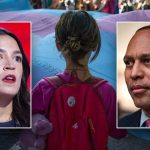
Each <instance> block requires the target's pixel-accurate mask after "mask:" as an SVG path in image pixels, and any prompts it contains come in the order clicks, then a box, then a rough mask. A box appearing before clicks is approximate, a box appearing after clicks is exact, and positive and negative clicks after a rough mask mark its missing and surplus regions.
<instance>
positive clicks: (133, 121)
mask: <svg viewBox="0 0 150 150" xmlns="http://www.w3.org/2000/svg"><path fill="white" fill-rule="evenodd" d="M140 119H141V110H138V111H136V112H134V113H132V114H130V115H128V116H125V117H123V118H121V119H120V120H119V124H118V127H140Z"/></svg>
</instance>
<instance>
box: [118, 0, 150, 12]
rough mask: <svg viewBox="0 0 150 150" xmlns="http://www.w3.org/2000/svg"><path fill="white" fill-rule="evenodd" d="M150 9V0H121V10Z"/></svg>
mask: <svg viewBox="0 0 150 150" xmlns="http://www.w3.org/2000/svg"><path fill="white" fill-rule="evenodd" d="M144 9H150V0H120V1H119V12H120V13H123V12H128V11H133V10H144Z"/></svg>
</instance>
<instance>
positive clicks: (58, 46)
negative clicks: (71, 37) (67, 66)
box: [56, 42, 61, 51]
mask: <svg viewBox="0 0 150 150" xmlns="http://www.w3.org/2000/svg"><path fill="white" fill-rule="evenodd" d="M56 47H57V49H58V51H61V49H60V44H59V42H56Z"/></svg>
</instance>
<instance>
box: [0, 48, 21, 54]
mask: <svg viewBox="0 0 150 150" xmlns="http://www.w3.org/2000/svg"><path fill="white" fill-rule="evenodd" d="M0 52H1V53H6V52H7V51H6V50H4V49H2V48H0ZM13 54H21V55H22V53H21V52H20V50H15V51H14V52H13Z"/></svg>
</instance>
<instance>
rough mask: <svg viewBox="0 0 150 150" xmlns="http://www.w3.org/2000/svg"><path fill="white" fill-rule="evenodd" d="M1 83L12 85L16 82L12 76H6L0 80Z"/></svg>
mask: <svg viewBox="0 0 150 150" xmlns="http://www.w3.org/2000/svg"><path fill="white" fill-rule="evenodd" d="M2 81H3V82H6V83H9V84H13V83H15V82H16V76H15V75H12V74H8V75H6V76H5V77H4V78H3V79H2Z"/></svg>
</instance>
